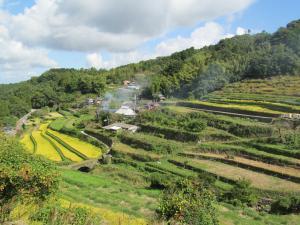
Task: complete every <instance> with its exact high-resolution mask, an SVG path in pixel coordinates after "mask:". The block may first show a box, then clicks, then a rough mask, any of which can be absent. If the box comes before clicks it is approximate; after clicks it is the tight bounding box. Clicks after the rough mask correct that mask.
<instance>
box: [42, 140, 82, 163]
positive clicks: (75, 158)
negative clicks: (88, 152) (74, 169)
mask: <svg viewBox="0 0 300 225" xmlns="http://www.w3.org/2000/svg"><path fill="white" fill-rule="evenodd" d="M47 137H48V138H49V139H50V140H51V141H53V143H54V144H55V145H56V146H57V147H58V148H59V149H60V150H61V152H62V153H63V155H64V156H65V157H66V158H68V159H70V160H71V161H73V162H81V161H82V160H83V159H82V158H80V157H79V156H77V155H76V154H74V153H73V152H70V150H68V149H67V148H66V147H64V146H63V145H62V144H60V143H59V142H58V141H56V140H54V139H53V138H52V137H50V136H48V135H47Z"/></svg>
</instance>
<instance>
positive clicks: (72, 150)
mask: <svg viewBox="0 0 300 225" xmlns="http://www.w3.org/2000/svg"><path fill="white" fill-rule="evenodd" d="M46 134H47V135H48V136H50V137H51V138H53V139H54V140H56V141H57V142H58V143H60V144H61V145H62V146H64V147H65V148H67V149H68V150H69V151H71V152H73V153H74V154H75V155H77V156H78V157H80V158H82V159H84V160H87V159H88V157H87V156H85V155H84V154H82V153H81V152H79V151H77V150H76V149H75V148H73V147H72V146H70V145H68V144H67V143H66V142H64V141H62V140H61V139H60V138H59V137H56V136H55V135H54V134H51V133H50V132H49V131H46Z"/></svg>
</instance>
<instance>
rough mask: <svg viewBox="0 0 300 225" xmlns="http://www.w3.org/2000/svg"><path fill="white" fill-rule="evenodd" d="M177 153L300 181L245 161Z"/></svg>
mask: <svg viewBox="0 0 300 225" xmlns="http://www.w3.org/2000/svg"><path fill="white" fill-rule="evenodd" d="M178 155H180V156H184V157H189V158H199V159H208V160H212V161H218V162H221V163H224V164H228V165H232V166H237V167H240V168H243V169H247V170H252V171H254V172H259V173H264V174H266V175H270V176H274V177H278V178H281V179H285V180H289V181H292V182H295V183H300V177H295V176H292V175H288V174H284V173H280V172H276V171H273V170H269V169H265V168H261V167H257V166H253V165H249V164H246V163H241V162H237V161H234V160H230V159H225V158H215V157H210V156H204V155H195V154H188V153H179V154H178Z"/></svg>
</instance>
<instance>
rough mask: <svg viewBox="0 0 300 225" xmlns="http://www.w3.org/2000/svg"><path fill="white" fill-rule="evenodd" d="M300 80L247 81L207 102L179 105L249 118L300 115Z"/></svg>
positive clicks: (229, 85)
mask: <svg viewBox="0 0 300 225" xmlns="http://www.w3.org/2000/svg"><path fill="white" fill-rule="evenodd" d="M299 90H300V76H282V77H280V76H279V77H272V78H270V79H257V80H245V81H242V82H237V83H233V84H228V85H227V86H225V87H224V88H223V89H222V90H219V91H215V92H212V93H210V94H208V95H207V96H205V97H203V101H179V102H177V105H178V106H184V107H189V108H194V109H198V110H207V111H216V112H223V113H227V114H229V115H230V113H235V114H240V116H242V115H243V114H245V115H247V116H248V117H249V118H251V116H252V117H253V118H255V116H257V118H259V117H266V118H268V117H269V118H273V117H278V116H279V115H281V114H285V113H299V112H300V92H299Z"/></svg>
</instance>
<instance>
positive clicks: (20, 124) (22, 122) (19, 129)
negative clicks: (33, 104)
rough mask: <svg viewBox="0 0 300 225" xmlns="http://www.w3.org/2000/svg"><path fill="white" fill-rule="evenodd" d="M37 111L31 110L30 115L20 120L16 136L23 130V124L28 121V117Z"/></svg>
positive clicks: (17, 124)
mask: <svg viewBox="0 0 300 225" xmlns="http://www.w3.org/2000/svg"><path fill="white" fill-rule="evenodd" d="M35 111H36V109H31V110H30V112H29V113H27V114H26V115H24V116H23V117H22V118H21V119H19V120H18V121H17V123H16V129H15V135H16V134H17V133H18V132H19V131H21V130H22V126H23V124H25V123H26V122H27V120H28V117H29V116H30V115H31V114H32V113H34V112H35Z"/></svg>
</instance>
